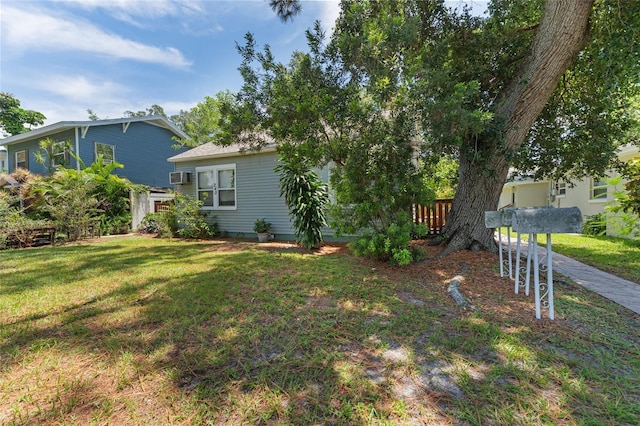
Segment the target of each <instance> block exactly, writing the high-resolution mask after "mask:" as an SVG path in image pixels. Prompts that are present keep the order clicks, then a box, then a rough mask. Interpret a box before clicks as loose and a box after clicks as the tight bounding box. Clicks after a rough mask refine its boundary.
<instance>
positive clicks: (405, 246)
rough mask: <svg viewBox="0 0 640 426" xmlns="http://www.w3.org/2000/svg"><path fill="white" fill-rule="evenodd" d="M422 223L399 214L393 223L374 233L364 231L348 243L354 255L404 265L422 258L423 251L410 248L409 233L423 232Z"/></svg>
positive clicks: (406, 215) (424, 231)
mask: <svg viewBox="0 0 640 426" xmlns="http://www.w3.org/2000/svg"><path fill="white" fill-rule="evenodd" d="M423 228H424V226H422V225H415V224H414V223H413V222H412V221H411V218H410V217H409V215H408V214H399V215H398V216H397V218H396V221H395V223H392V224H391V225H389V226H388V227H387V228H386V229H383V230H380V231H378V232H376V233H371V232H365V233H364V234H363V235H362V236H360V237H358V238H356V239H355V240H354V241H352V242H350V243H349V248H350V249H351V250H352V251H353V253H354V254H355V255H356V256H367V257H372V258H376V259H379V260H385V261H389V262H390V263H392V264H396V265H400V266H405V265H408V264H410V263H411V262H416V261H419V260H422V259H423V258H424V255H425V253H424V251H423V250H420V249H417V248H412V247H411V246H410V245H409V243H410V242H411V235H412V234H413V233H418V234H424V233H426V230H425V229H423Z"/></svg>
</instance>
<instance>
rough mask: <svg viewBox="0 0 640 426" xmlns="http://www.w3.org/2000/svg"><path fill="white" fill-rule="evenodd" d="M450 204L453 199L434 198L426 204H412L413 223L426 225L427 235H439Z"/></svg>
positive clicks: (445, 220)
mask: <svg viewBox="0 0 640 426" xmlns="http://www.w3.org/2000/svg"><path fill="white" fill-rule="evenodd" d="M452 204H453V199H448V200H436V201H434V202H433V204H431V205H428V206H423V205H420V204H416V205H414V206H413V212H412V213H413V223H418V224H422V225H424V226H426V227H427V229H428V230H429V231H428V234H427V235H440V233H441V232H442V229H443V228H444V225H445V223H446V222H447V216H449V212H450V211H451V205H452Z"/></svg>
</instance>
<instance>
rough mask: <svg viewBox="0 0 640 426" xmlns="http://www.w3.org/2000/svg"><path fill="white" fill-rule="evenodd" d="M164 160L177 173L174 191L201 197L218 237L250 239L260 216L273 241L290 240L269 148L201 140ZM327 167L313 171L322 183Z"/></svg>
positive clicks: (329, 235) (275, 157) (275, 159)
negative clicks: (245, 148)
mask: <svg viewBox="0 0 640 426" xmlns="http://www.w3.org/2000/svg"><path fill="white" fill-rule="evenodd" d="M168 161H169V162H171V163H173V164H174V167H175V172H177V173H180V172H182V174H181V181H182V183H181V184H177V185H176V192H181V193H183V194H187V195H190V196H192V197H195V198H198V199H200V200H202V201H203V202H204V206H203V211H204V212H205V213H206V217H207V221H208V222H213V221H215V222H217V223H218V228H219V230H220V231H221V232H222V233H223V234H224V235H226V236H230V237H248V238H249V237H251V238H252V237H254V236H255V232H254V231H253V224H254V222H255V220H256V219H258V218H265V219H266V220H267V222H270V223H271V233H272V234H274V236H275V238H276V239H278V240H293V239H295V235H294V231H293V229H292V222H291V220H290V217H289V210H288V209H287V206H286V205H285V203H284V199H283V198H281V197H280V185H279V176H278V174H277V173H276V172H275V171H274V168H275V167H276V166H277V164H278V154H277V153H276V151H275V148H274V147H267V148H264V149H262V150H261V151H257V152H256V151H247V152H243V151H242V150H241V149H240V147H239V146H237V145H234V146H229V147H220V146H216V145H213V144H212V143H206V144H204V145H200V146H198V147H196V148H193V149H191V150H189V151H187V152H184V153H181V154H178V155H175V156H173V157H171V158H169V159H168ZM328 170H329V169H328V168H324V169H322V170H320V171H319V172H320V173H319V174H320V177H321V178H322V179H323V180H324V181H328ZM323 236H325V239H327V240H330V239H331V238H332V236H333V232H332V231H331V230H330V229H326V230H324V232H323Z"/></svg>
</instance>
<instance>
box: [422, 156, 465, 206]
mask: <svg viewBox="0 0 640 426" xmlns="http://www.w3.org/2000/svg"><path fill="white" fill-rule="evenodd" d="M425 168H426V170H425V172H424V174H425V175H426V177H425V186H426V187H427V188H433V190H434V191H435V196H436V198H437V199H439V200H441V199H449V198H453V197H454V195H455V192H456V186H457V185H458V169H459V166H458V161H457V160H456V159H454V158H452V157H441V158H439V159H438V160H437V162H436V163H435V164H433V165H430V164H426V165H425Z"/></svg>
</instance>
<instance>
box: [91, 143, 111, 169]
mask: <svg viewBox="0 0 640 426" xmlns="http://www.w3.org/2000/svg"><path fill="white" fill-rule="evenodd" d="M95 151H96V152H95V159H96V160H97V159H98V156H99V155H102V163H103V164H111V163H113V162H114V161H116V147H115V145H109V144H106V143H100V142H95Z"/></svg>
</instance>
